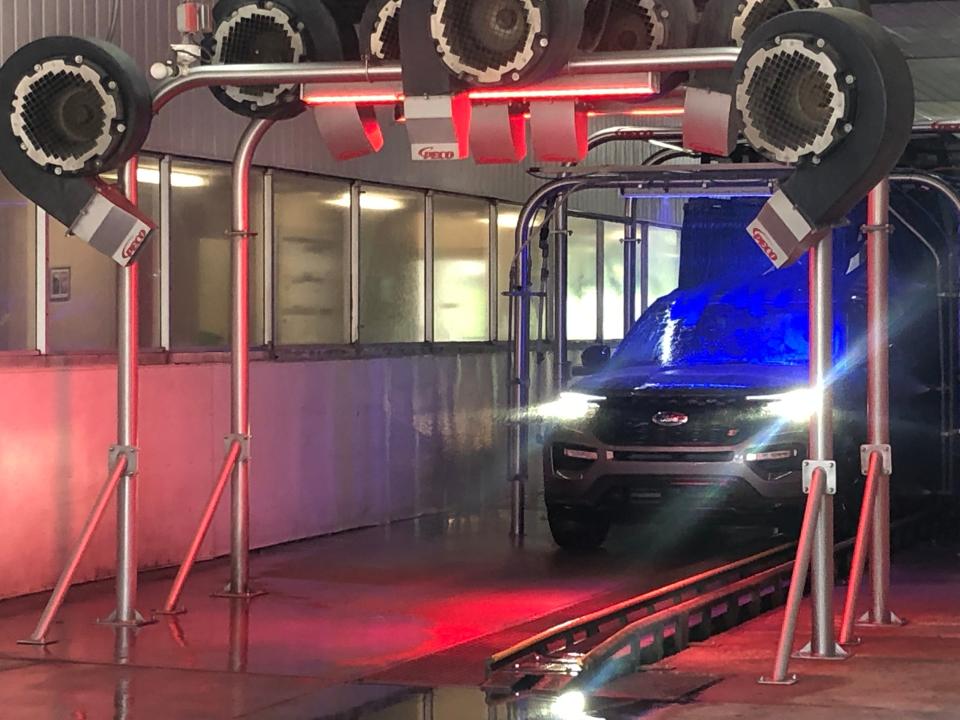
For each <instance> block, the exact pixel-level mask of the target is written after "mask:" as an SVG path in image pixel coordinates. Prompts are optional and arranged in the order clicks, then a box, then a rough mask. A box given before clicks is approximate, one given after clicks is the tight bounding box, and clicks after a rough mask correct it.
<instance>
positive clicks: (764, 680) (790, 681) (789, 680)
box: [757, 675, 797, 685]
mask: <svg viewBox="0 0 960 720" xmlns="http://www.w3.org/2000/svg"><path fill="white" fill-rule="evenodd" d="M757 684H758V685H796V684H797V676H796V675H787V676H786V677H785V678H784V679H783V680H774V679H773V678H768V677H766V676H765V675H764V676H761V677H760V679H759V680H757Z"/></svg>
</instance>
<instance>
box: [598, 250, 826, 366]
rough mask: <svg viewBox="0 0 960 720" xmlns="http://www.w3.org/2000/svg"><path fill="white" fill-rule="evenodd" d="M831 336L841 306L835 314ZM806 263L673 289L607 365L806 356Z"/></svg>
mask: <svg viewBox="0 0 960 720" xmlns="http://www.w3.org/2000/svg"><path fill="white" fill-rule="evenodd" d="M836 317H837V321H838V328H837V330H838V337H837V338H835V345H836V344H837V342H836V341H837V340H839V339H840V337H839V334H840V332H841V331H842V322H841V318H842V317H843V315H842V313H837V316H836ZM807 337H808V310H807V273H806V265H805V264H802V265H801V264H798V265H795V266H793V267H790V268H787V269H785V270H779V271H776V272H770V273H768V274H766V275H764V276H763V277H762V278H759V279H755V280H754V281H753V282H749V283H740V284H737V285H736V286H732V287H731V286H730V285H727V286H726V287H723V286H718V285H707V286H702V287H699V288H696V289H691V290H677V291H675V292H673V293H671V294H670V295H667V296H665V297H663V298H661V299H660V300H658V301H657V302H656V303H654V304H653V306H651V307H650V309H649V310H648V311H647V312H646V313H644V315H643V316H642V317H641V318H640V319H639V320H637V322H636V324H635V325H634V326H633V329H632V330H631V331H630V333H629V334H628V335H627V337H626V339H625V340H624V341H623V342H622V343H621V344H620V347H619V348H618V349H617V352H616V353H615V354H614V356H613V358H612V361H611V363H612V365H614V366H615V367H629V366H633V365H657V366H660V367H683V366H688V365H713V364H719V363H743V364H764V365H800V364H805V363H806V362H807V353H808V351H807Z"/></svg>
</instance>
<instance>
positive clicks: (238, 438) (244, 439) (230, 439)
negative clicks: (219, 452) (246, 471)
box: [223, 433, 250, 463]
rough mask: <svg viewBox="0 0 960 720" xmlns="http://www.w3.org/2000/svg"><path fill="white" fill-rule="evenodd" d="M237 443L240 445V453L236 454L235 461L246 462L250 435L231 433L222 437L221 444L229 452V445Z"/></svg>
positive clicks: (248, 454) (248, 455)
mask: <svg viewBox="0 0 960 720" xmlns="http://www.w3.org/2000/svg"><path fill="white" fill-rule="evenodd" d="M233 443H237V444H238V445H239V446H240V455H238V456H237V462H238V463H241V462H247V461H248V460H249V459H250V436H249V435H238V434H236V433H231V434H230V435H225V436H224V438H223V446H224V448H226V450H227V452H230V446H231V445H233Z"/></svg>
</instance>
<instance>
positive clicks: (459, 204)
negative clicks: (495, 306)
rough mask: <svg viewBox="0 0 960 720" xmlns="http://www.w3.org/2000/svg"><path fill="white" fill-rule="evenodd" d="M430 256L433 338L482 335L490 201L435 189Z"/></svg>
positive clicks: (474, 338)
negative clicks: (431, 250) (431, 267)
mask: <svg viewBox="0 0 960 720" xmlns="http://www.w3.org/2000/svg"><path fill="white" fill-rule="evenodd" d="M433 256H434V265H433V312H434V339H435V340H436V341H437V342H453V341H478V340H488V339H489V335H490V325H489V315H488V313H489V304H490V303H489V300H488V296H489V294H490V280H489V276H490V271H489V266H490V204H489V203H488V202H487V201H486V200H479V199H476V198H465V197H454V196H451V195H435V196H434V198H433Z"/></svg>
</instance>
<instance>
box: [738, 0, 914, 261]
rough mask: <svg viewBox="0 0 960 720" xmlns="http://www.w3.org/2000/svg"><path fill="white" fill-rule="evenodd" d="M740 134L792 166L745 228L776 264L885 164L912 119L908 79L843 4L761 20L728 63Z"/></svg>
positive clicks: (896, 56) (819, 230) (816, 235)
mask: <svg viewBox="0 0 960 720" xmlns="http://www.w3.org/2000/svg"><path fill="white" fill-rule="evenodd" d="M734 75H735V77H736V82H737V88H736V107H737V112H738V114H739V117H740V120H741V124H742V127H743V133H744V136H745V137H746V139H747V141H748V142H749V143H750V144H751V145H752V146H753V147H754V148H756V149H757V150H759V151H760V152H761V153H763V154H764V155H766V156H768V157H770V158H772V159H774V160H778V161H780V162H784V163H787V164H791V165H796V166H797V170H796V172H794V173H793V174H792V175H791V176H790V177H789V178H787V180H786V181H784V182H783V184H782V185H781V186H780V188H779V190H778V191H777V192H776V193H775V194H774V195H773V197H771V198H770V200H769V201H768V202H767V203H766V204H765V205H764V207H763V208H762V209H761V211H760V213H759V215H758V216H757V218H756V219H755V220H754V221H753V222H752V223H751V224H750V225H749V227H748V231H749V232H750V234H751V235H752V237H753V238H754V240H755V241H756V242H757V244H758V245H759V246H760V247H761V249H763V250H764V252H765V253H766V254H767V256H768V257H769V258H770V261H771V262H772V263H773V264H774V265H775V266H777V267H782V266H784V265H787V264H789V263H791V262H793V261H794V260H796V259H797V258H798V257H800V256H801V255H802V254H803V253H804V252H805V251H806V250H807V249H809V248H810V247H811V246H812V245H814V244H815V243H816V242H817V241H818V240H819V239H821V238H822V237H824V236H825V235H826V234H827V233H829V231H830V229H831V228H832V227H833V226H834V225H836V224H837V223H840V222H843V220H844V218H845V217H846V215H847V214H848V213H849V212H850V210H852V209H853V207H854V206H855V205H856V204H857V203H858V202H859V201H860V200H862V199H863V197H864V196H865V195H866V194H867V193H868V192H869V191H870V189H871V188H872V187H873V186H874V185H876V184H877V183H878V182H880V181H881V180H882V179H883V178H884V177H886V175H887V174H888V173H889V172H890V171H891V170H893V168H894V167H895V165H896V163H897V161H898V160H899V158H900V157H901V155H902V154H903V151H904V149H905V148H906V146H907V143H908V142H909V140H910V134H911V130H912V125H913V116H914V96H913V79H912V77H911V75H910V70H909V68H908V66H907V62H906V60H905V58H904V56H903V54H902V53H901V51H900V49H899V48H898V47H897V45H896V44H895V43H894V41H893V38H892V36H891V35H890V34H889V33H888V32H887V31H886V30H885V29H884V27H883V26H882V25H880V24H879V23H878V22H877V21H876V20H873V19H872V18H871V17H869V16H867V15H864V14H863V13H860V12H856V11H854V10H850V9H846V8H830V9H822V10H797V11H794V12H789V13H785V14H783V15H780V16H778V17H775V18H773V19H772V20H770V21H768V22H766V23H764V24H763V25H761V26H760V27H759V28H758V29H757V30H756V31H755V32H754V33H752V34H751V36H750V37H749V38H748V40H747V41H746V43H745V44H744V47H743V52H742V53H741V55H740V58H739V60H738V61H737V65H736V67H735V68H734Z"/></svg>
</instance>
